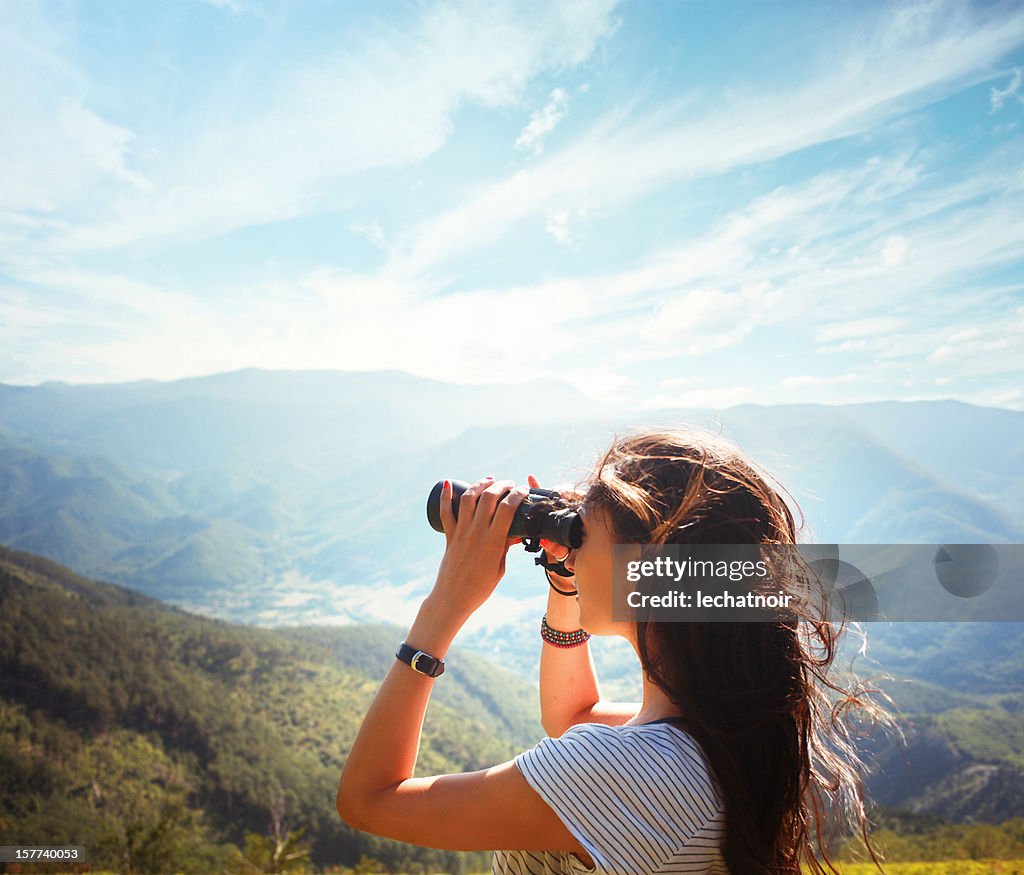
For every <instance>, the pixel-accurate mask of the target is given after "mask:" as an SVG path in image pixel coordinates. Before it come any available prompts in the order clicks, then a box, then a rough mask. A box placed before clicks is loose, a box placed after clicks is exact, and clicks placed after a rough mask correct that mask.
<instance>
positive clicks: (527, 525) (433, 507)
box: [427, 480, 583, 553]
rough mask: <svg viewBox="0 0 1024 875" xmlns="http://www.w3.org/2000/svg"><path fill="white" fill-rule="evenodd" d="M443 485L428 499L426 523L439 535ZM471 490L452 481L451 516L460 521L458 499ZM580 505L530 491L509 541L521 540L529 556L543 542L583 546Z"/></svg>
mask: <svg viewBox="0 0 1024 875" xmlns="http://www.w3.org/2000/svg"><path fill="white" fill-rule="evenodd" d="M442 488H444V481H443V480H438V481H437V483H435V484H434V488H433V489H431V490H430V496H429V497H428V498H427V520H428V521H429V522H430V526H431V528H432V529H434V531H436V532H443V531H444V526H443V525H442V524H441V490H442ZM468 488H469V484H468V483H465V482H464V481H462V480H452V512H453V513H454V514H455V518H456V519H458V518H459V499H460V498H461V497H462V493H463V492H465V491H466V490H467V489H468ZM578 506H579V503H578V502H574V501H570V500H569V499H567V498H563V497H562V494H561V493H560V492H556V491H554V490H553V489H540V488H534V489H531V490H530V492H529V494H528V495H527V496H526V498H524V499H523V500H522V502H521V503H520V504H519V506H518V507H517V508H516V515H515V516H514V517H513V518H512V524H511V526H509V530H508V537H510V538H522V539H523V543H524V544H525V546H526V549H527V550H528V551H530V552H534V553H535V552H537V551H538V550H540V539H541V538H544V539H545V540H548V541H554V542H555V543H556V544H561V545H562V546H563V547H568V548H569V549H571V550H575V549H577V548H578V547H579V546H580V545H581V544H582V543H583V522H582V521H581V520H580V516H579V514H578V513H577V512H576V508H577V507H578Z"/></svg>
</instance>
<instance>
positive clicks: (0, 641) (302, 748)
mask: <svg viewBox="0 0 1024 875" xmlns="http://www.w3.org/2000/svg"><path fill="white" fill-rule="evenodd" d="M395 636H396V631H395V630H393V629H386V628H377V629H369V628H353V629H340V630H332V631H330V632H327V631H320V630H292V631H289V632H287V633H285V632H272V631H268V630H261V629H255V628H242V627H235V626H231V625H228V624H226V623H222V622H218V621H213V620H207V619H202V618H198V617H195V616H192V615H189V614H186V613H184V612H182V611H178V610H175V609H173V608H169V607H167V606H164V605H162V604H160V603H159V602H155V601H153V600H151V599H148V598H146V597H145V596H141V595H139V594H137V593H132V592H129V591H127V590H123V589H120V588H118V587H114V586H110V585H105V584H100V583H95V582H92V581H89V580H86V579H83V578H81V577H78V576H76V575H74V574H72V573H70V572H68V571H67V570H66V569H64V568H62V567H60V566H58V565H56V564H54V563H52V562H49V561H48V560H44V559H39V558H37V557H32V556H28V555H26V554H21V553H16V552H13V551H8V550H0V773H2V774H3V775H4V776H5V780H4V782H3V784H2V787H0V844H4V845H10V844H19V843H26V842H31V843H43V844H80V845H86V846H88V847H89V848H90V849H92V854H93V859H94V860H95V861H96V862H99V863H101V864H106V865H110V866H112V867H117V866H120V865H123V864H124V863H125V855H129V856H131V857H132V858H133V860H134V861H135V865H136V866H137V867H140V868H139V869H138V871H155V870H150V869H146V860H148V859H153V860H159V861H161V862H160V865H162V866H164V867H167V866H169V865H171V864H173V865H175V866H177V867H178V868H180V869H182V871H194V872H204V871H211V866H212V865H213V863H212V862H211V861H215V860H218V859H221V858H224V857H225V855H229V854H230V853H231V848H230V847H229V845H234V846H237V847H241V846H242V845H243V842H244V839H245V836H246V833H249V832H254V833H261V834H266V833H267V832H268V828H269V827H268V824H269V822H270V820H271V818H272V816H273V815H274V814H275V813H276V815H277V817H278V820H279V821H287V822H289V823H290V824H291V825H292V826H293V827H294V828H296V829H298V828H300V827H304V828H305V829H306V832H305V835H304V838H305V839H306V840H308V841H309V842H310V843H311V845H312V850H313V856H314V859H315V860H316V861H317V862H319V863H321V864H325V863H345V864H349V865H351V864H354V863H355V862H357V861H358V860H359V859H360V856H361V855H362V854H364V853H365V854H370V855H371V856H373V857H376V858H378V859H382V860H385V861H388V862H390V863H391V864H392V865H395V866H398V865H405V866H407V867H409V866H412V865H413V864H414V863H418V864H424V865H439V866H441V867H443V868H445V869H447V870H449V871H459V870H461V869H462V868H464V867H466V866H471V867H474V868H476V869H481V868H486V864H487V860H486V859H483V856H485V855H451V854H446V853H442V852H436V851H428V850H426V849H415V848H410V847H409V846H407V845H400V844H397V843H393V842H385V841H381V840H376V839H373V838H371V837H368V836H365V835H363V834H361V833H355V832H353V831H351V830H350V829H348V828H347V827H345V826H344V825H342V824H341V823H340V821H339V820H338V818H337V815H336V813H335V811H334V793H335V790H336V788H337V780H338V776H339V774H340V771H341V768H342V764H343V762H344V758H345V753H346V751H347V750H348V749H349V747H350V745H351V742H352V740H353V738H354V737H355V733H356V731H357V730H358V727H359V723H360V720H361V717H362V715H363V714H364V713H365V711H366V708H367V706H368V704H369V702H370V699H371V697H372V695H373V693H374V692H375V690H376V689H377V687H378V685H379V683H380V680H381V679H382V677H383V675H384V673H385V672H386V670H387V667H388V665H389V664H390V662H391V659H393V652H394V650H393V648H394V646H395V645H396V644H397V639H396V637H395ZM451 663H452V670H451V672H450V674H446V676H445V678H444V680H443V681H442V682H441V683H439V684H437V696H436V699H435V700H434V701H432V702H431V705H430V708H429V710H428V713H427V719H426V722H425V726H424V735H423V743H422V746H421V753H420V760H419V763H418V774H433V773H438V772H448V771H464V770H467V769H475V768H482V767H486V766H489V765H493V764H495V763H498V762H502V761H504V760H506V759H508V758H509V757H511V756H512V755H514V754H515V753H516V752H517V751H518V750H520V749H522V748H523V747H525V746H528V745H529V744H531V743H532V742H533V741H535V740H536V739H537V738H538V737H539V736H540V734H541V730H540V726H539V722H538V719H537V711H536V708H537V705H536V696H535V694H534V693H531V691H530V689H529V687H528V686H527V685H525V684H522V683H521V682H519V681H517V680H516V679H515V678H514V677H512V676H510V675H508V674H506V673H504V672H502V671H500V670H498V669H495V668H493V667H490V666H486V665H483V664H481V663H480V662H479V660H475V659H473V658H472V657H471V656H469V655H467V654H462V653H460V652H459V651H458V650H455V651H454V652H453V654H452V656H451ZM403 861H404V863H403ZM414 868H415V867H414Z"/></svg>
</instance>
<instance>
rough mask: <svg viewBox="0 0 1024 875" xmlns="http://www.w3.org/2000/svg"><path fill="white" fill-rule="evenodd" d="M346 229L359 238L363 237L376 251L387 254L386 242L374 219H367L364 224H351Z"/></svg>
mask: <svg viewBox="0 0 1024 875" xmlns="http://www.w3.org/2000/svg"><path fill="white" fill-rule="evenodd" d="M348 229H349V230H350V231H352V232H353V233H354V234H359V235H360V236H361V237H365V238H366V239H367V240H369V241H370V242H371V243H372V244H373V245H374V246H376V247H377V248H378V249H380V250H383V251H384V252H387V251H388V249H389V247H388V241H387V238H386V237H385V236H384V231H383V229H382V228H381V226H380V225H379V224H378V222H377V220H376V219H369V220H368V221H365V222H353V223H352V224H351V225H349V226H348Z"/></svg>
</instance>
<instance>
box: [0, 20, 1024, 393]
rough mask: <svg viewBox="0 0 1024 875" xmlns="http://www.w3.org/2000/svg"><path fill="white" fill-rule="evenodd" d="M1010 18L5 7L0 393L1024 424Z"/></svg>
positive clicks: (1021, 138)
mask: <svg viewBox="0 0 1024 875" xmlns="http://www.w3.org/2000/svg"><path fill="white" fill-rule="evenodd" d="M1022 69H1024V6H1021V4H1019V3H1005V4H1000V3H983V4H977V5H972V4H965V3H942V2H927V3H905V4H892V3H819V4H815V3H771V4H769V3H753V4H749V5H746V4H736V3H731V4H722V3H717V2H713V3H712V2H709V3H697V2H693V3H682V2H678V3H668V2H665V3H654V2H649V3H648V2H644V3H641V2H623V3H617V2H614V0H575V2H565V3H560V4H550V3H545V2H530V3H507V4H503V3H497V2H491V0H488V2H468V3H448V4H435V3H427V2H423V3H380V4H376V3H371V4H355V3H328V2H306V3H288V4H284V3H272V2H270V0H216V2H203V0H178V2H173V0H164V2H159V3H157V2H154V3H138V2H134V0H132V2H123V3H118V2H102V3H94V2H88V3H85V2H83V3H72V2H63V3H59V2H52V3H38V4H37V3H29V2H18V0H15V2H12V3H5V4H4V22H3V24H2V25H0V112H2V116H3V118H4V119H5V122H4V126H3V128H2V130H0V381H3V382H8V383H20V384H35V383H39V382H42V381H45V380H64V381H68V382H74V383H81V382H111V381H125V380H134V379H142V378H155V379H162V380H166V379H175V378H178V377H184V376H192V375H198V374H208V373H214V372H220V371H228V370H234V369H236V368H241V367H250V366H255V367H264V368H288V369H308V368H328V369H342V370H377V369H385V368H397V369H401V370H405V371H410V372H412V373H415V374H419V375H423V376H428V377H433V378H438V379H443V380H449V381H453V382H467V383H469V382H492V381H498V382H519V381H522V380H526V379H532V378H537V377H555V378H559V379H563V380H567V381H569V382H571V383H573V384H574V385H576V386H578V387H579V388H580V389H581V390H582V391H584V392H585V393H587V394H588V395H591V396H592V397H594V398H598V399H602V400H606V401H609V402H617V403H629V404H630V405H631V406H634V405H640V406H646V407H649V408H652V409H656V408H662V407H675V406H707V407H719V408H721V407H728V406H730V405H732V404H736V403H742V402H747V401H752V402H757V403H762V404H776V403H792V402H822V403H843V402H856V401H869V400H876V399H921V398H957V399H961V400H964V401H969V402H972V403H976V404H984V405H990V406H999V407H1008V408H1013V409H1018V410H1024V379H1022V377H1024V270H1022V265H1024V84H1022V81H1021V80H1022Z"/></svg>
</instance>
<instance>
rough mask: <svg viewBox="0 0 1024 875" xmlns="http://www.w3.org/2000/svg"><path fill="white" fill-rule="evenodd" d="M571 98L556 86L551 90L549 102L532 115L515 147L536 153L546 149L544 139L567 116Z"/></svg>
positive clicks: (520, 133)
mask: <svg viewBox="0 0 1024 875" xmlns="http://www.w3.org/2000/svg"><path fill="white" fill-rule="evenodd" d="M568 104H569V98H568V95H567V94H566V93H565V91H564V90H563V89H561V88H556V89H555V90H554V91H552V92H551V96H550V97H549V98H548V102H547V103H546V104H545V105H544V107H543V108H542V109H538V110H537V111H536V112H534V113H533V115H531V116H530V121H529V124H527V125H526V127H525V128H523V129H522V131H520V132H519V136H518V137H517V138H516V142H515V148H516V149H526V150H528V151H530V152H532V153H533V154H534V155H540V153H541V152H543V151H544V140H545V138H546V137H547V135H548V134H550V133H551V132H552V131H553V130H554V129H555V127H556V125H557V124H558V123H559V122H560V121H561V120H562V118H563V117H564V116H565V113H566V110H567V109H568Z"/></svg>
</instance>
